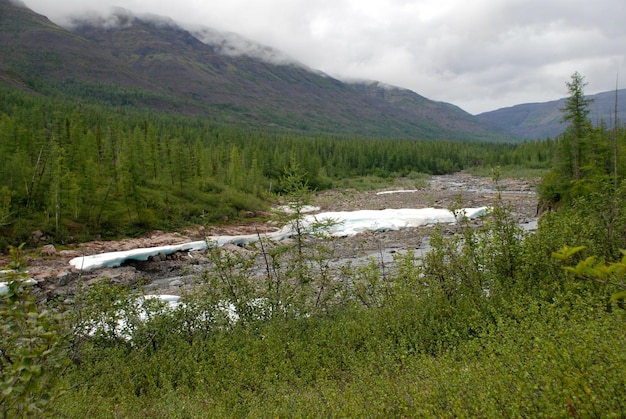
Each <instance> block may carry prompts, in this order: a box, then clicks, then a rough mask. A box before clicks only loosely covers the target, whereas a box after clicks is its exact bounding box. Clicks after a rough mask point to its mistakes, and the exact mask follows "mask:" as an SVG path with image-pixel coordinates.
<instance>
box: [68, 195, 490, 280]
mask: <svg viewBox="0 0 626 419" xmlns="http://www.w3.org/2000/svg"><path fill="white" fill-rule="evenodd" d="M486 211H487V207H479V208H464V209H461V210H459V211H457V212H456V213H453V212H452V211H449V210H447V209H439V208H419V209H415V208H404V209H384V210H359V211H341V212H322V213H319V214H315V215H313V214H309V215H306V216H305V217H304V218H303V226H304V229H305V231H307V229H308V231H310V230H311V229H312V228H313V226H314V225H315V224H316V222H324V221H328V220H330V221H332V225H331V226H330V227H329V228H328V229H327V230H326V232H327V233H328V234H330V235H333V236H338V237H342V236H353V235H355V234H359V233H362V232H365V231H390V230H399V229H402V228H408V227H419V226H423V225H428V224H436V223H454V222H456V221H457V220H458V218H459V217H461V216H463V215H464V216H465V217H468V218H477V217H480V216H481V215H483V214H485V212H486ZM293 234H294V231H293V228H292V226H291V225H286V226H285V227H283V228H282V229H280V230H278V231H275V232H271V233H265V234H262V235H260V236H259V235H257V234H250V235H241V236H211V237H208V238H207V240H206V241H205V240H201V241H195V242H190V243H184V244H178V245H170V246H158V247H148V248H138V249H133V250H126V251H119V252H109V253H102V254H99V255H90V256H79V257H76V258H74V259H72V260H70V265H72V266H73V267H74V268H77V269H80V270H83V271H89V270H93V269H98V268H107V267H108V268H111V267H116V266H120V265H121V264H122V263H124V262H125V261H127V260H148V258H149V257H151V256H156V255H158V254H171V253H175V252H181V251H192V250H200V251H201V250H205V249H206V248H207V243H214V244H216V245H217V246H223V245H225V244H228V243H232V244H245V243H251V242H255V241H257V240H259V238H268V239H271V240H282V239H285V238H287V237H290V236H292V235H293Z"/></svg>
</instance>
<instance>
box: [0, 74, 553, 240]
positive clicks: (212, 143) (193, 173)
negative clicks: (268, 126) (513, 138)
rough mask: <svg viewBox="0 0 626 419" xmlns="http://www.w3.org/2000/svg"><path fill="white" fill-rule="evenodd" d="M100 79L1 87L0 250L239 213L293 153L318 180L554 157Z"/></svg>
mask: <svg viewBox="0 0 626 419" xmlns="http://www.w3.org/2000/svg"><path fill="white" fill-rule="evenodd" d="M70 87H71V85H70ZM101 88H102V89H100V90H94V91H93V92H92V93H93V95H95V98H94V99H93V100H91V101H85V102H83V101H68V100H66V99H63V97H55V98H54V99H48V98H44V97H40V96H34V95H30V94H27V93H24V92H20V91H17V90H11V89H9V88H2V89H0V97H1V100H0V155H1V156H3V165H2V166H0V237H2V239H0V249H5V248H6V246H7V245H18V244H20V243H23V242H27V243H30V242H29V240H30V237H31V233H32V232H34V231H37V230H39V231H41V232H42V233H43V234H44V235H45V236H46V237H48V240H49V241H53V242H56V243H66V242H71V241H76V240H85V239H93V238H94V237H97V236H100V237H103V238H110V237H116V236H122V235H125V236H128V235H131V236H132V235H138V234H141V233H143V232H145V231H148V230H152V229H174V228H179V227H181V226H184V225H186V224H192V223H193V224H206V223H215V222H221V221H223V220H225V219H229V220H232V219H237V218H238V217H241V216H242V214H245V213H249V212H250V211H252V212H258V211H260V210H264V209H266V208H267V207H268V203H269V202H270V201H271V200H273V199H275V194H276V193H281V192H282V190H281V186H280V182H279V179H280V176H281V175H282V174H283V170H284V169H285V168H287V167H289V166H290V165H291V164H292V163H293V162H295V163H297V164H298V165H299V166H300V167H301V168H302V170H303V172H304V173H305V176H306V178H307V179H306V180H307V183H308V185H309V186H310V187H311V188H313V189H316V190H322V189H327V188H333V187H349V186H351V185H353V184H354V185H355V186H358V183H359V181H354V182H352V181H350V179H355V178H360V179H361V180H363V179H368V178H369V179H370V180H372V179H393V178H396V177H402V176H408V177H410V178H413V179H418V178H419V176H420V175H419V173H424V174H442V173H450V172H454V171H458V170H461V169H465V168H468V167H475V166H482V167H494V166H496V165H499V166H507V165H524V166H527V167H540V168H547V167H550V165H551V163H552V161H553V150H552V148H553V147H552V144H551V143H549V142H544V143H524V144H518V145H511V144H493V143H457V142H445V141H438V142H434V141H413V140H388V139H387V140H382V139H380V140H375V139H370V140H363V139H358V138H345V137H341V138H338V137H331V136H327V137H319V136H312V137H302V136H297V135H293V136H287V135H284V134H276V133H271V132H269V131H268V132H260V131H257V130H253V129H250V128H245V127H234V126H230V125H227V124H223V123H222V124H218V123H215V122H214V121H212V120H204V119H200V118H189V117H183V116H175V115H171V114H165V113H155V112H154V111H150V110H142V109H137V108H135V107H133V106H131V105H125V104H123V103H117V102H115V101H109V100H107V99H106V97H107V96H106V93H107V92H108V90H106V89H105V88H104V87H103V86H101ZM103 89H104V90H103ZM84 93H85V94H88V93H89V92H84ZM109 93H111V95H112V97H113V96H114V97H118V95H116V94H114V93H115V92H109ZM130 93H131V92H129V95H130ZM131 102H132V101H131ZM94 103H100V104H98V105H96V104H94ZM358 187H367V186H364V185H363V186H358ZM32 244H36V243H32Z"/></svg>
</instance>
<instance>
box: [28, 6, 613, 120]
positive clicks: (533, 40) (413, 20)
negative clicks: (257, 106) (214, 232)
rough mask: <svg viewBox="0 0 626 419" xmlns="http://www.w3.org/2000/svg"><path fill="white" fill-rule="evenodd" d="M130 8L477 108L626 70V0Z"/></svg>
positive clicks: (77, 11) (80, 9) (341, 73)
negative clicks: (575, 78) (578, 77)
mask: <svg viewBox="0 0 626 419" xmlns="http://www.w3.org/2000/svg"><path fill="white" fill-rule="evenodd" d="M26 3H27V4H28V6H29V7H31V8H32V9H33V10H35V11H36V12H38V13H42V14H44V15H46V16H48V17H49V18H50V19H52V20H53V21H54V22H56V23H61V24H63V25H65V24H67V22H68V21H69V20H70V17H69V16H77V15H83V14H84V13H87V12H88V11H95V12H96V13H99V14H109V13H110V11H111V8H112V7H116V6H119V5H120V3H119V2H117V1H113V0H98V1H96V0H59V1H54V2H52V1H49V0H26ZM122 5H123V6H124V7H125V8H128V9H129V10H132V11H133V12H134V13H136V14H138V15H143V14H147V13H152V14H156V15H161V16H168V17H170V18H172V19H174V20H175V21H176V22H179V23H180V24H181V25H183V26H184V27H186V28H191V27H192V26H194V25H195V26H196V27H199V26H202V27H209V28H215V29H216V30H218V31H219V32H222V33H236V34H239V35H240V36H242V37H243V38H245V39H248V40H252V41H254V42H256V43H259V44H262V45H268V46H269V47H271V48H272V49H274V50H278V51H282V52H284V54H285V55H286V56H287V57H292V58H293V60H295V61H297V62H301V63H303V64H304V65H306V66H308V67H310V68H315V69H319V70H320V71H322V72H324V73H326V74H329V75H331V76H332V77H334V78H337V79H340V80H349V79H367V80H380V81H381V82H384V83H387V84H390V85H395V86H402V87H404V88H408V89H410V90H413V91H415V92H418V93H420V94H421V95H424V96H426V97H429V98H433V99H436V100H439V101H445V102H448V103H454V104H456V105H458V106H460V107H461V108H462V109H464V110H466V111H468V112H470V113H473V114H478V113H482V112H486V111H491V110H494V109H499V108H503V107H508V106H513V105H516V104H520V103H529V102H545V101H550V100H557V99H558V98H561V97H563V96H565V95H566V94H567V90H566V88H565V82H566V81H567V80H568V79H569V76H570V75H571V74H572V73H574V71H578V72H580V73H581V74H583V75H585V76H586V77H587V80H588V81H589V86H588V93H590V94H594V93H598V92H602V91H610V90H612V89H613V88H614V84H615V77H616V75H617V74H619V73H620V72H622V73H623V72H624V69H625V68H626V52H625V51H624V47H623V46H624V45H626V26H625V25H624V24H623V17H624V16H626V2H624V1H622V0H597V1H594V2H589V1H587V0H527V1H524V2H520V1H517V0H479V1H474V2H467V1H463V0H450V1H445V2H442V1H433V0H409V1H407V0H382V1H373V0H362V1H358V2H357V1H353V0H336V1H332V2H329V1H326V0H311V1H307V2H294V1H292V0H267V1H263V2H259V1H252V0H230V1H228V2H209V3H207V2H198V1H195V0H178V1H176V2H162V1H156V0H129V1H126V2H124V3H123V4H122ZM232 43H237V42H233V40H232V39H231V44H232ZM239 47H240V48H245V47H246V45H245V42H244V43H243V44H241V43H239ZM235 50H238V48H235ZM279 56H280V57H281V58H282V54H279Z"/></svg>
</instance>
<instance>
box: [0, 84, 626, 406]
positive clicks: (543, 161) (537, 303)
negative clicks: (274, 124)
mask: <svg viewBox="0 0 626 419" xmlns="http://www.w3.org/2000/svg"><path fill="white" fill-rule="evenodd" d="M572 84H575V85H576V86H574V87H577V88H580V89H582V87H583V86H584V81H583V79H582V78H580V77H579V76H577V75H574V76H573V77H572ZM568 86H569V84H568ZM574 90H575V89H574ZM18 99H19V100H18ZM12 100H13V101H14V105H13V107H12V108H10V107H7V105H6V102H5V101H3V102H2V103H3V106H4V107H5V109H4V110H3V112H5V113H4V114H3V116H2V119H0V125H1V126H0V137H1V138H2V140H1V141H2V143H1V146H2V147H14V148H12V149H11V150H20V152H19V153H15V155H14V154H5V152H4V151H3V154H2V155H3V156H7V157H5V159H7V160H9V161H12V159H18V160H20V159H21V160H20V161H22V162H25V163H26V162H29V164H30V166H29V165H27V164H25V165H24V166H20V164H18V163H17V162H13V163H10V164H11V165H10V166H8V168H7V166H5V168H3V169H2V170H4V172H3V178H2V179H3V182H7V180H6V178H7V175H11V174H13V175H14V176H15V179H16V180H15V182H16V183H15V184H13V183H9V184H8V185H6V184H5V185H4V186H3V191H4V193H5V196H7V197H8V198H6V199H5V201H4V202H5V203H6V205H5V207H3V208H4V210H5V219H6V220H7V221H6V226H5V228H7V229H8V230H7V231H10V232H12V233H13V234H12V235H10V236H6V237H10V238H11V239H10V240H19V239H21V238H22V237H21V236H20V234H22V233H20V231H21V230H20V229H22V230H24V231H28V229H30V228H32V226H35V225H39V223H49V224H47V225H48V226H49V227H48V228H49V230H48V231H49V232H50V234H55V235H58V237H59V240H63V239H68V237H69V235H70V234H77V232H73V231H71V229H70V227H73V226H75V228H76V229H77V230H79V231H80V232H84V233H86V232H89V234H93V232H96V231H102V232H103V234H104V232H105V231H107V232H108V234H127V233H128V232H129V231H133V230H132V229H133V228H139V227H142V226H143V227H144V228H145V227H148V226H149V225H150V226H151V227H152V224H150V223H155V224H158V223H170V224H168V225H167V226H176V225H178V223H181V222H182V221H181V220H183V219H185V217H189V218H193V217H201V215H202V214H201V213H200V212H197V213H196V212H194V211H199V208H201V207H202V205H205V204H206V205H209V203H212V202H213V203H214V202H219V206H220V208H222V209H223V210H226V212H225V213H224V214H227V215H229V216H234V217H236V216H237V211H238V210H241V209H251V208H253V205H257V203H258V205H259V207H262V205H263V202H264V198H265V195H264V194H265V193H266V192H267V191H268V190H272V191H274V192H282V193H284V194H285V195H286V197H288V198H291V199H289V202H291V203H292V204H291V205H293V206H294V209H295V210H296V211H294V212H295V214H296V215H295V218H294V219H293V220H292V222H293V223H296V224H297V223H298V214H299V213H300V211H298V209H301V208H302V206H303V205H305V204H306V202H307V199H308V196H309V193H310V190H311V188H317V189H320V188H323V187H332V186H333V185H335V184H336V182H340V181H341V179H342V178H348V177H351V176H366V175H369V176H373V175H378V176H396V175H402V174H407V173H409V172H411V171H414V172H419V171H422V172H427V173H441V172H445V171H448V170H458V169H462V168H465V167H467V166H471V165H475V164H477V162H481V164H482V165H485V166H489V165H494V166H495V165H498V164H500V165H509V166H511V165H516V166H518V167H521V168H523V169H526V168H538V167H539V168H542V167H543V168H546V167H549V166H551V165H553V167H554V170H553V171H551V172H550V173H549V174H548V175H547V176H546V177H545V178H544V180H543V182H542V184H541V187H540V190H539V192H540V199H541V202H542V204H543V206H544V208H545V209H551V211H547V212H545V213H544V214H543V215H542V217H541V218H540V220H539V223H538V229H537V230H536V231H535V232H532V233H528V232H524V231H522V230H521V228H520V227H519V226H518V225H517V224H516V221H515V219H514V217H513V216H512V215H511V209H510V208H509V207H508V206H507V205H506V204H505V203H504V202H503V201H502V200H501V199H496V200H495V202H493V209H492V211H491V212H490V213H489V214H488V215H486V216H485V217H484V219H483V220H482V222H481V223H479V225H478V226H476V225H472V224H470V223H469V222H466V221H464V220H462V222H460V223H458V224H457V225H456V226H455V227H454V228H455V229H456V231H455V234H454V235H452V236H450V235H446V234H445V233H444V231H443V230H436V231H435V233H434V234H433V235H432V236H431V246H432V250H430V252H429V253H428V254H427V255H426V256H425V257H423V258H422V259H420V260H418V258H417V257H416V256H415V255H414V254H413V253H412V252H410V251H409V252H407V253H402V254H399V255H397V257H396V258H395V260H394V262H393V263H392V265H391V266H384V265H382V264H381V263H380V262H378V261H377V260H375V259H372V260H371V263H370V264H368V265H366V266H351V265H344V266H334V265H331V264H329V261H330V260H331V259H332V255H333V245H334V242H333V239H332V238H329V237H325V234H324V226H323V225H322V226H319V228H318V229H317V230H316V233H315V234H312V235H301V236H299V237H297V239H296V240H295V241H294V242H293V243H290V244H288V243H279V244H276V243H264V242H263V241H262V242H261V243H260V244H258V245H256V246H255V247H251V248H249V249H246V251H245V252H244V251H242V252H240V253H236V252H226V251H224V250H223V249H221V248H217V247H209V250H208V256H209V258H210V260H211V261H212V266H211V268H210V269H207V270H206V272H204V273H203V274H202V275H199V276H198V278H197V287H196V288H195V290H194V292H193V293H190V294H188V295H184V296H183V299H182V301H183V304H180V305H179V306H178V307H176V308H174V309H170V308H166V307H164V305H163V304H161V303H160V302H159V301H156V300H145V301H144V302H143V303H142V302H141V301H142V300H138V299H137V297H138V296H137V294H136V292H135V291H134V290H131V289H128V288H124V287H121V286H119V285H114V284H109V283H106V281H103V282H101V283H98V284H95V285H93V286H90V287H80V288H79V289H78V291H77V293H76V295H75V297H74V301H72V302H71V304H70V303H68V302H47V303H46V304H42V305H39V306H37V305H35V304H34V303H33V300H32V296H31V295H30V294H31V293H32V292H33V291H32V289H31V287H28V286H25V285H24V283H23V281H22V279H23V275H22V274H20V273H19V272H20V270H19V268H20V263H19V261H20V259H19V253H20V252H19V251H17V250H15V251H14V261H15V262H14V266H12V267H11V268H12V270H11V272H10V273H7V274H6V275H9V277H10V282H9V290H10V291H9V292H8V293H7V294H5V295H3V296H2V297H1V298H2V300H1V306H0V308H1V310H2V322H3V326H2V327H3V333H2V335H0V339H1V340H0V345H1V346H0V363H1V364H0V366H1V367H2V368H1V371H2V375H1V378H2V383H1V384H2V388H1V391H2V393H1V397H2V398H1V399H0V400H1V401H2V412H3V414H4V416H5V417H13V416H20V415H23V416H26V415H29V414H32V415H35V416H53V417H81V418H82V417H181V418H182V417H244V416H248V417H268V416H272V417H281V416H290V417H291V416H297V417H301V416H303V417H312V416H314V417H319V416H332V417H334V416H343V417H345V416H349V417H355V416H356V417H363V416H376V417H389V416H408V417H432V416H440V417H567V416H572V417H623V416H626V403H625V402H624V399H623V390H624V388H625V386H626V373H624V368H623V365H624V363H625V362H626V352H624V350H623V348H624V345H626V333H624V331H625V330H626V329H625V328H624V324H625V321H626V311H625V310H624V308H623V304H622V303H623V297H624V292H623V291H624V290H625V289H626V285H625V283H626V277H625V275H626V273H625V271H624V263H626V260H624V258H623V256H624V255H623V251H622V250H621V249H623V248H624V247H626V203H625V202H624V199H623V197H624V196H626V184H625V183H624V179H625V177H626V176H625V174H626V167H624V161H625V159H624V158H620V156H623V155H624V152H626V146H625V141H624V130H623V128H622V127H620V126H619V124H617V123H615V125H614V127H612V128H610V127H606V126H600V127H599V128H590V127H589V126H588V125H587V124H586V122H585V121H584V118H583V120H582V122H581V121H578V122H577V121H576V119H573V118H569V117H568V115H569V114H568V112H573V111H574V112H576V109H575V107H572V108H570V107H569V106H568V108H567V109H566V110H565V111H564V116H565V117H566V118H565V119H566V120H568V121H572V123H574V124H575V123H582V124H583V125H584V129H582V130H579V129H576V128H571V129H570V128H568V129H567V130H566V132H565V133H564V134H563V136H561V137H560V138H557V139H555V140H550V141H545V142H539V143H527V144H523V145H518V146H513V145H509V146H503V145H494V144H451V143H445V142H440V143H420V142H403V141H400V142H393V141H380V142H377V141H374V140H372V141H368V142H364V141H358V140H356V139H331V138H298V139H294V138H284V137H272V136H270V135H268V134H264V133H247V132H241V131H236V130H227V129H226V128H221V127H220V128H217V127H213V128H212V129H209V128H211V127H207V126H204V125H203V123H202V122H201V121H195V122H192V121H181V120H177V119H168V117H166V116H163V115H159V116H158V117H157V116H154V115H153V116H150V118H153V119H150V120H148V116H147V115H145V117H146V119H139V120H140V121H142V122H140V123H137V122H136V121H137V120H138V119H137V117H138V115H137V114H134V113H133V112H134V111H130V110H129V111H128V114H127V115H116V117H115V118H112V117H110V118H109V117H107V118H104V117H103V116H106V115H111V116H112V115H113V114H112V113H111V114H107V113H106V112H105V110H104V109H101V110H100V111H101V112H96V110H95V109H92V110H91V111H93V114H91V115H89V112H91V111H90V110H89V108H87V109H85V110H81V111H80V112H82V113H80V112H79V111H78V109H79V108H74V109H72V108H71V105H70V104H66V105H65V106H67V107H68V108H67V113H64V112H65V110H63V108H61V109H59V110H53V108H52V106H51V105H49V104H46V103H39V102H37V101H36V100H35V99H32V98H27V97H25V96H20V95H17V94H14V96H13V97H12ZM18 105H19V106H18ZM36 105H37V106H38V108H37V109H38V110H39V111H38V112H36V113H35V112H31V111H32V109H33V108H31V111H24V112H22V111H21V109H23V108H28V107H29V106H31V107H32V106H36ZM580 105H581V106H582V108H581V109H579V110H581V111H582V114H584V106H585V104H584V102H581V103H580ZM9 108H10V109H9ZM11 109H12V111H11V112H9V110H11ZM108 112H110V111H108ZM33 115H36V116H33ZM20 118H30V120H31V123H25V122H24V121H25V119H20ZM46 118H50V119H46ZM88 121H91V122H88ZM183 122H184V123H183ZM194 124H195V125H194ZM8 127H11V129H8ZM97 127H99V128H97ZM73 130H77V131H73ZM97 132H99V134H97V135H96V133H97ZM85 138H89V139H90V140H89V141H93V143H85V144H83V145H81V144H80V142H81V141H87V140H85ZM98 138H99V140H97V139H98ZM37 141H39V142H37ZM99 141H100V142H99ZM177 141H178V143H177ZM30 143H33V144H36V145H35V146H30V147H26V146H25V144H30ZM19 144H22V147H19ZM69 144H72V145H73V146H71V147H70V146H69ZM138 144H143V146H139V145H138ZM159 144H160V145H159ZM183 144H184V146H183ZM94 145H96V148H95V149H92V147H93V146H94ZM135 147H145V148H137V149H135ZM327 147H328V148H327ZM6 149H7V148H3V150H6ZM168 150H169V151H168ZM432 150H436V151H432ZM29 153H30V154H29ZM80 153H83V154H80ZM407 155H408V156H412V157H413V158H414V160H411V158H410V157H407ZM11 156H13V157H11ZM15 156H17V157H15ZM218 156H219V157H218ZM152 158H154V159H155V160H151V159H152ZM135 159H145V160H143V161H142V160H135ZM507 159H508V160H507ZM503 160H506V161H503ZM44 162H45V163H44ZM70 162H71V163H70ZM421 164H423V166H422V165H421ZM153 165H154V166H153ZM195 165H197V166H195ZM277 168H282V169H277ZM81 170H83V171H88V173H87V172H81ZM275 171H277V172H275ZM496 173H497V172H496ZM19 176H21V177H19ZM133 176H136V177H133ZM254 176H256V177H254ZM496 178H497V176H496ZM72 179H73V181H72ZM218 179H219V180H218ZM244 179H256V180H255V181H244ZM139 180H143V183H142V182H139ZM83 182H87V183H89V182H92V183H90V184H88V185H83ZM17 185H20V186H17ZM72 185H73V186H72ZM202 185H204V189H203V188H202ZM83 187H84V188H92V189H82V188H83ZM160 187H163V189H160ZM87 191H90V193H91V196H90V194H88V193H86V192H87ZM79 192H80V193H79ZM203 193H204V194H207V196H211V197H212V198H211V199H208V198H207V201H202V199H203V198H202V197H203V196H204V195H203ZM187 200H189V201H187ZM192 200H193V201H194V202H198V201H199V202H201V203H202V202H204V203H205V204H202V205H200V204H198V207H195V208H196V209H193V208H194V207H193V204H190V205H189V207H190V208H188V204H189V202H190V201H192ZM73 205H74V206H73ZM151 205H153V206H152V207H151ZM159 205H160V206H159ZM211 205H216V204H211ZM237 205H241V206H240V207H238V206H237ZM20 206H23V208H24V209H25V210H24V211H23V212H20V213H21V214H24V215H23V217H17V215H16V213H15V211H16V210H17V208H21V207H20ZM165 209H167V211H165ZM148 210H151V211H153V213H152V216H150V217H148V214H150V211H148ZM185 211H189V212H185ZM228 211H230V212H228ZM42 214H43V215H42ZM142 214H143V215H142ZM157 214H158V217H157ZM163 216H165V220H161V218H163ZM81 217H83V218H81ZM142 217H146V218H142ZM168 217H169V218H168ZM118 219H119V220H120V221H119V223H116V222H115V221H116V220H118ZM198 219H200V218H198ZM141 220H143V221H141ZM141 223H144V224H141ZM16 224H20V227H19V228H18V226H16ZM416 234H417V233H416ZM250 253H254V254H258V255H259V256H261V257H262V258H264V260H265V269H264V271H263V272H258V271H256V270H254V269H252V266H251V259H252V255H251V254H250ZM7 331H8V332H7ZM15 336H21V339H22V340H23V342H24V343H25V344H24V345H22V344H17V343H16V341H15V340H14V339H13V338H14V337H15ZM26 343H28V344H26Z"/></svg>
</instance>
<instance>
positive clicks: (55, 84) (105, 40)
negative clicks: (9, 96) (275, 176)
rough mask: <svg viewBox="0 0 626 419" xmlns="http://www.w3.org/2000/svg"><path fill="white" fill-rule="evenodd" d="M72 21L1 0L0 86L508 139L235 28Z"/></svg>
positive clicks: (304, 126) (328, 127) (346, 127)
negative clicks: (343, 76) (294, 56)
mask: <svg viewBox="0 0 626 419" xmlns="http://www.w3.org/2000/svg"><path fill="white" fill-rule="evenodd" d="M70 29H71V30H68V29H64V28H61V27H60V26H58V25H55V24H54V23H52V22H50V21H49V20H48V19H47V18H45V17H44V16H41V15H39V14H37V13H35V12H33V11H31V10H29V9H27V8H25V7H21V6H19V5H16V4H15V3H13V2H11V1H9V0H0V57H2V58H0V83H2V84H6V85H11V86H14V87H19V88H21V89H25V90H30V91H33V92H36V93H38V94H63V95H66V96H69V97H77V98H80V99H81V100H93V101H104V102H107V103H112V104H115V105H124V106H136V107H147V108H152V109H155V110H158V111H167V112H177V113H181V114H184V115H191V116H201V117H205V118H209V119H215V120H216V121H221V122H230V123H236V124H238V125H244V126H251V127H257V128H263V129H266V128H267V129H279V130H283V131H287V132H289V131H294V132H309V133H328V134H337V135H344V136H345V135H348V136H359V137H392V138H415V139H429V140H455V141H512V140H513V138H512V137H511V136H510V135H509V134H506V133H503V131H502V130H500V129H494V128H492V127H488V126H487V125H485V124H484V123H483V122H481V121H480V120H479V119H478V118H476V117H474V116H472V115H470V114H469V113H467V112H465V111H463V110H461V109H460V108H458V107H456V106H454V105H450V104H447V103H441V102H436V101H432V100H429V99H426V98H424V97H422V96H420V95H418V94H416V93H414V92H412V91H409V90H406V89H401V88H397V87H388V86H384V85H382V84H380V83H377V82H367V83H345V82H342V81H339V80H337V79H334V78H332V77H329V76H327V75H325V74H323V73H321V72H319V71H315V70H311V69H309V68H307V67H306V66H303V65H301V64H298V63H296V62H295V61H291V60H290V59H289V57H287V56H286V55H284V54H282V53H280V52H279V51H276V50H273V49H271V48H268V47H264V46H261V45H258V44H255V43H254V42H252V41H248V40H245V39H244V38H242V37H239V36H237V35H235V34H221V33H219V32H216V31H214V30H211V29H207V28H194V29H193V30H191V29H190V30H187V29H184V28H182V27H181V26H179V25H178V24H176V23H175V22H173V21H172V20H169V19H163V18H157V17H137V16H134V15H132V14H131V13H129V12H125V11H118V12H116V13H115V14H114V15H112V16H110V17H107V18H89V19H83V20H76V21H74V23H73V27H72V28H70ZM241 51H244V53H242V52H241Z"/></svg>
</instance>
